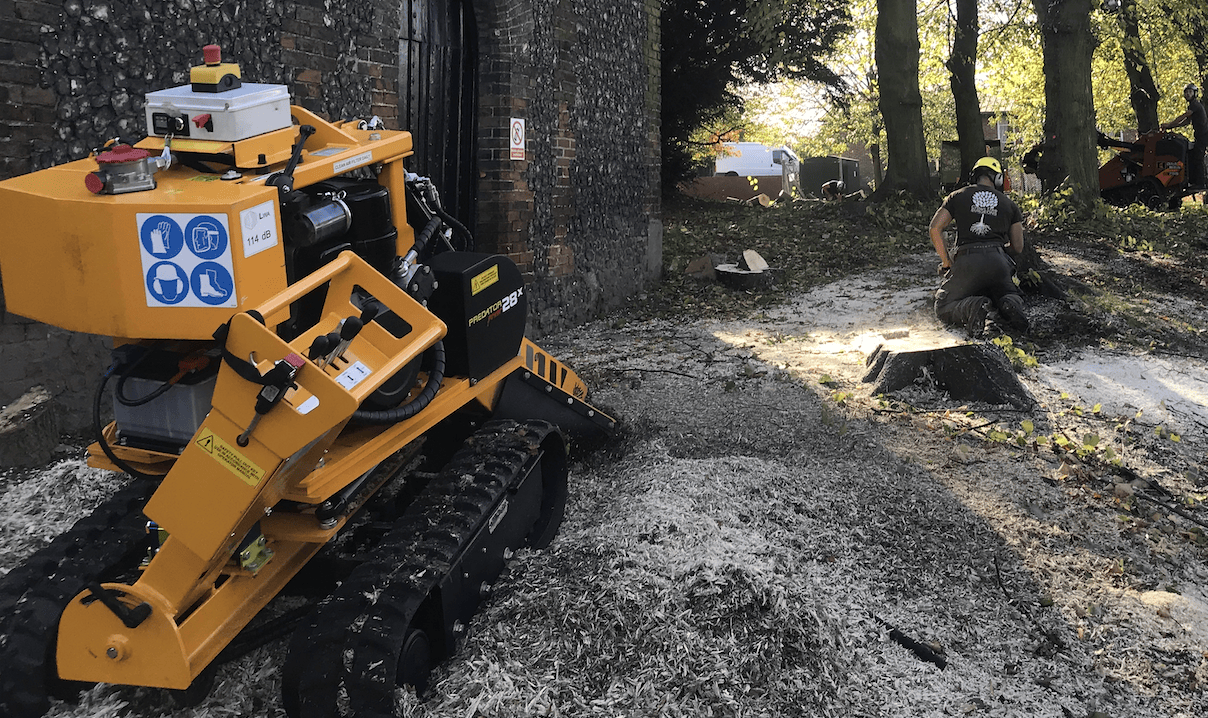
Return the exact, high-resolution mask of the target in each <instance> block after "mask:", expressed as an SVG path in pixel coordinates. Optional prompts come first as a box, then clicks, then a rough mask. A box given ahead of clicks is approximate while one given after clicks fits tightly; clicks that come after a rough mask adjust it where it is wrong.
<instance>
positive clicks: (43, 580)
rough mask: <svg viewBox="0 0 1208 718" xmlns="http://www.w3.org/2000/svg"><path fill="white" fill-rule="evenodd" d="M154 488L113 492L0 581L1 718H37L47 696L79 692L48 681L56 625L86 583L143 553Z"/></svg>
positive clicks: (139, 485)
mask: <svg viewBox="0 0 1208 718" xmlns="http://www.w3.org/2000/svg"><path fill="white" fill-rule="evenodd" d="M154 488H155V487H154V485H153V484H151V483H150V482H145V481H139V482H135V483H132V484H130V485H129V486H126V487H124V488H122V489H120V490H118V491H117V492H116V493H114V494H113V496H111V497H110V498H109V499H107V500H105V501H104V502H102V503H101V504H100V505H99V506H97V507H96V509H95V510H93V512H92V513H91V514H89V515H88V516H86V517H84V518H83V519H80V520H79V521H78V522H76V524H75V525H74V526H73V527H72V528H71V529H69V530H68V531H66V532H64V533H62V534H60V535H59V536H57V537H56V538H55V539H54V540H52V541H51V542H50V543H49V544H47V545H46V546H44V547H43V548H41V549H39V550H38V551H36V552H35V553H34V554H33V555H32V556H30V557H29V558H28V559H27V560H26V561H25V562H24V563H22V564H21V565H20V566H18V567H17V568H15V569H13V570H12V571H11V572H9V574H8V575H7V576H5V577H4V579H3V581H0V616H2V618H0V716H5V718H10V717H11V718H36V717H37V716H41V715H42V714H43V713H45V712H46V710H47V708H48V707H49V705H50V697H51V696H52V695H59V694H62V693H70V689H71V688H72V687H80V685H79V684H67V683H65V682H63V681H60V680H59V679H58V677H57V676H56V675H55V674H54V667H55V657H54V651H55V640H56V636H57V635H58V630H57V628H58V624H59V618H60V616H61V615H62V613H63V609H64V608H65V607H66V606H67V604H68V603H70V602H71V599H72V598H74V597H75V596H76V595H77V594H78V593H79V592H80V591H82V590H84V588H85V586H86V585H87V584H88V583H91V582H92V581H96V580H98V579H102V578H105V577H106V576H107V572H108V571H110V570H111V569H112V568H113V567H114V566H116V565H117V564H119V563H122V562H123V560H124V559H128V558H129V557H130V556H131V552H132V551H137V550H138V549H139V548H140V547H141V546H143V545H145V541H146V518H144V516H143V514H142V508H143V505H144V504H146V502H147V499H148V498H149V497H150V496H151V493H152V492H153V491H154ZM65 689H66V690H65Z"/></svg>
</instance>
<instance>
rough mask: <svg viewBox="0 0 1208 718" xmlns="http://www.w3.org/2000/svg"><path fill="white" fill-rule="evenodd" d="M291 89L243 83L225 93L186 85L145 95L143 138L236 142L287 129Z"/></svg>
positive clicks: (289, 122)
mask: <svg viewBox="0 0 1208 718" xmlns="http://www.w3.org/2000/svg"><path fill="white" fill-rule="evenodd" d="M291 123H292V121H291V119H290V114H289V88H287V87H286V86H285V85H259V84H254V83H244V85H243V86H242V87H237V88H235V89H233V90H227V91H226V92H194V91H193V88H192V87H191V86H189V85H181V86H180V87H173V88H170V89H167V90H158V91H156V92H148V93H147V134H149V135H152V136H155V137H166V136H168V135H172V136H173V137H178V138H182V137H187V138H189V139H194V140H215V141H218V142H238V141H239V140H246V139H247V138H249V137H255V136H256V135H263V134H264V133H266V132H272V131H273V130H280V129H284V128H286V127H289V126H290V124H291Z"/></svg>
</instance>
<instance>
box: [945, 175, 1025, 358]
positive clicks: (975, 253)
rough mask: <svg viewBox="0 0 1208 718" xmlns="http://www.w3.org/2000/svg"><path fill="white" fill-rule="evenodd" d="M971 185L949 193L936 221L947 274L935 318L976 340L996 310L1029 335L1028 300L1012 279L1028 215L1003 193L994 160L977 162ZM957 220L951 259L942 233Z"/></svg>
mask: <svg viewBox="0 0 1208 718" xmlns="http://www.w3.org/2000/svg"><path fill="white" fill-rule="evenodd" d="M969 181H970V182H971V184H970V185H969V186H968V187H964V188H962V189H958V190H957V191H955V192H953V193H952V194H950V195H948V196H947V197H946V198H945V199H944V203H943V204H942V205H940V208H939V209H938V210H936V212H935V216H934V217H932V218H931V227H930V228H929V233H930V235H931V244H932V245H933V246H934V247H935V251H936V252H937V253H938V254H939V255H940V271H942V272H944V273H945V279H944V282H943V284H941V285H940V288H939V290H938V291H937V292H936V293H935V315H936V316H937V317H939V319H940V321H942V322H944V323H945V324H954V325H956V326H962V327H964V328H965V329H966V330H967V331H968V332H969V336H971V337H974V338H977V337H980V336H981V335H982V333H983V332H984V331H985V328H986V316H987V315H988V314H989V312H990V308H991V306H993V307H994V308H996V309H998V313H999V314H1000V315H1002V317H1003V319H1005V320H1006V321H1007V323H1009V324H1010V325H1011V326H1012V327H1014V328H1015V329H1017V330H1019V331H1024V332H1026V331H1027V330H1028V317H1027V315H1026V314H1025V313H1024V304H1023V297H1022V296H1021V295H1020V292H1019V288H1018V287H1017V286H1015V282H1014V281H1013V280H1012V279H1011V277H1012V275H1013V274H1014V273H1015V262H1014V261H1012V259H1011V256H1018V255H1019V254H1020V253H1021V252H1023V213H1022V212H1020V211H1019V207H1018V206H1017V205H1016V204H1015V203H1014V202H1013V201H1011V198H1010V197H1008V196H1007V195H1006V194H1004V193H1003V192H1002V185H1003V174H1002V165H1000V164H999V163H998V160H996V159H994V158H993V157H983V158H982V159H980V160H978V161H977V164H975V165H973V169H972V170H971V171H970V173H969ZM954 221H955V222H956V247H955V250H954V251H953V253H952V256H951V257H949V255H948V248H947V247H946V246H945V245H944V234H943V232H944V229H945V228H946V227H947V226H948V225H949V224H951V223H952V222H954ZM1008 253H1009V254H1010V255H1011V256H1008Z"/></svg>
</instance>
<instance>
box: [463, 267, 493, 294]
mask: <svg viewBox="0 0 1208 718" xmlns="http://www.w3.org/2000/svg"><path fill="white" fill-rule="evenodd" d="M498 281H499V265H498V264H495V265H492V266H491V268H490V269H488V270H487V271H485V272H483V273H482V274H480V275H478V276H477V277H474V278H473V279H471V280H470V296H471V297H472V296H474V295H475V294H478V293H479V292H481V291H482V290H484V289H486V288H487V287H489V286H491V285H492V284H494V283H495V282H498Z"/></svg>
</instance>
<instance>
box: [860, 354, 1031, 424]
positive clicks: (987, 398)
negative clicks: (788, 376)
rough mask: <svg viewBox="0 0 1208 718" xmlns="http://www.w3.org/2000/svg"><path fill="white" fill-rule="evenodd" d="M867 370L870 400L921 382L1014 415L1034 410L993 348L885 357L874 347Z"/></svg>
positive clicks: (867, 363) (953, 395)
mask: <svg viewBox="0 0 1208 718" xmlns="http://www.w3.org/2000/svg"><path fill="white" fill-rule="evenodd" d="M866 365H867V366H868V370H867V371H866V372H865V373H864V378H863V381H864V382H865V383H872V384H874V386H873V388H872V393H873V394H890V393H892V392H894V391H897V390H899V389H904V388H906V387H908V386H911V385H913V384H915V383H916V382H919V381H925V382H929V383H931V384H933V385H934V386H935V387H936V388H937V389H940V390H941V391H944V392H946V393H947V394H948V395H949V396H951V397H952V398H953V399H959V400H961V401H981V402H986V403H989V404H1010V405H1011V406H1013V407H1015V408H1018V409H1026V408H1029V407H1031V406H1033V405H1035V404H1036V400H1035V399H1034V398H1032V395H1031V394H1030V393H1029V392H1028V390H1027V389H1026V388H1025V387H1024V385H1023V384H1021V383H1020V381H1019V378H1018V377H1016V376H1015V370H1014V369H1012V368H1011V362H1010V361H1009V360H1008V359H1007V357H1006V355H1004V354H1003V353H1002V350H1000V349H999V348H998V347H996V346H994V345H993V344H987V343H977V344H962V345H960V346H955V347H944V348H941V349H923V350H919V351H910V352H895V351H887V350H885V349H884V348H882V347H881V346H878V347H877V348H876V349H874V350H873V352H872V354H870V355H869V356H868V360H867V361H866Z"/></svg>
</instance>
